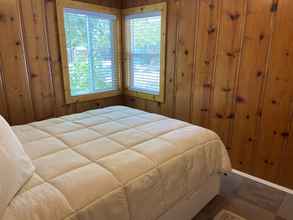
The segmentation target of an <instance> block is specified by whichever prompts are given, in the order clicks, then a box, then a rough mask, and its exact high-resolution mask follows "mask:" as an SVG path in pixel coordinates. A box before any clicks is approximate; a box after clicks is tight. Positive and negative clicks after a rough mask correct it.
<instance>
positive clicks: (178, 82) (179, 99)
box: [174, 0, 198, 121]
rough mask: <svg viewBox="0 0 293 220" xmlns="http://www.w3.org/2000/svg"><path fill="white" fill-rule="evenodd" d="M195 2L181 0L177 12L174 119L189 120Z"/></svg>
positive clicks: (195, 14) (192, 0) (196, 11)
mask: <svg viewBox="0 0 293 220" xmlns="http://www.w3.org/2000/svg"><path fill="white" fill-rule="evenodd" d="M197 14H198V8H197V1H194V0H181V1H180V5H179V12H178V29H177V34H178V38H177V45H176V53H177V54H176V76H175V77H176V78H175V91H176V94H175V101H176V102H175V106H174V107H175V117H176V118H179V119H182V120H185V121H189V120H190V102H191V82H192V77H193V76H192V75H193V64H194V57H193V55H194V45H195V32H196V16H197Z"/></svg>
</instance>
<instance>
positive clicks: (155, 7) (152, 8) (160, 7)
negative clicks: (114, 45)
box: [122, 2, 167, 103]
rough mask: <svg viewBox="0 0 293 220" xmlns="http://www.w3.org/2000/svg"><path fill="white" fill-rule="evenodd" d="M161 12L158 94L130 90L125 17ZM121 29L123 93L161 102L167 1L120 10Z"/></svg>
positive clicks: (127, 36)
mask: <svg viewBox="0 0 293 220" xmlns="http://www.w3.org/2000/svg"><path fill="white" fill-rule="evenodd" d="M158 11H160V12H161V48H160V93H159V94H158V95H155V94H151V93H145V92H142V91H135V90H131V88H130V86H129V84H130V79H129V75H130V68H129V67H130V46H129V45H130V42H129V41H128V39H130V36H129V34H130V31H129V28H128V27H127V22H126V17H127V16H129V15H136V14H140V13H148V12H158ZM122 26H123V27H122V30H123V34H122V36H123V46H124V48H123V49H124V51H123V61H124V64H123V68H124V83H123V86H124V93H125V94H126V95H128V96H133V97H138V98H142V99H147V100H151V101H156V102H160V103H163V102H164V99H165V72H166V31H167V3H166V2H162V3H157V4H152V5H145V6H141V7H134V8H128V9H124V10H122Z"/></svg>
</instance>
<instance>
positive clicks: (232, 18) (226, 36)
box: [209, 0, 246, 144]
mask: <svg viewBox="0 0 293 220" xmlns="http://www.w3.org/2000/svg"><path fill="white" fill-rule="evenodd" d="M222 4H223V5H222V15H221V27H220V28H221V29H220V36H219V40H218V49H217V53H216V56H217V58H216V71H215V74H214V85H213V95H212V97H211V107H210V108H211V111H210V115H209V121H210V128H211V129H212V130H214V131H215V132H216V133H218V134H219V135H220V137H221V138H222V139H223V141H224V143H225V144H227V142H228V137H229V132H228V131H229V124H230V121H231V119H233V117H234V113H233V112H232V105H233V92H234V90H235V89H236V83H235V82H236V80H237V70H238V64H239V60H240V54H241V46H242V38H243V27H244V23H245V11H246V1H245V0H239V1H234V0H223V2H222Z"/></svg>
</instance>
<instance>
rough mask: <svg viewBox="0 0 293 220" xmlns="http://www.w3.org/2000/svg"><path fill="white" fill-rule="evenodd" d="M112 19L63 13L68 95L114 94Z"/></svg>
mask: <svg viewBox="0 0 293 220" xmlns="http://www.w3.org/2000/svg"><path fill="white" fill-rule="evenodd" d="M115 19H116V18H115V16H112V15H106V14H100V13H92V12H86V11H81V10H75V9H65V10H64V24H65V34H66V47H67V56H68V57H67V59H68V65H69V75H70V88H71V95H72V96H77V95H84V94H90V93H96V92H105V91H111V90H117V89H118V88H117V87H118V83H117V74H116V66H115V64H116V61H115V58H116V57H115V54H116V51H115V48H114V41H115V36H114V34H113V29H114V23H115Z"/></svg>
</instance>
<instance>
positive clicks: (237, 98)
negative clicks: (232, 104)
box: [236, 96, 245, 103]
mask: <svg viewBox="0 0 293 220" xmlns="http://www.w3.org/2000/svg"><path fill="white" fill-rule="evenodd" d="M244 101H245V99H244V98H243V97H241V96H236V102H239V103H242V102H244Z"/></svg>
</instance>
